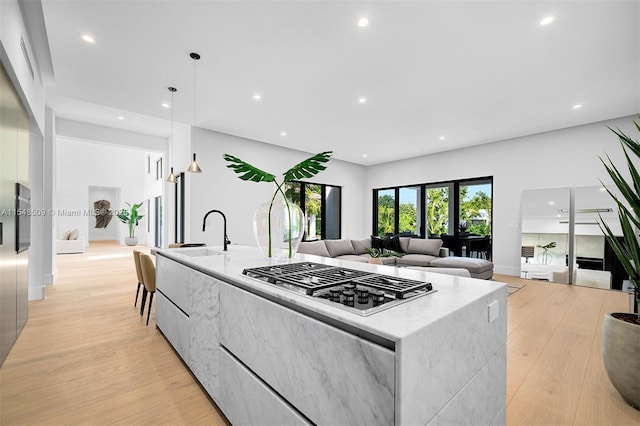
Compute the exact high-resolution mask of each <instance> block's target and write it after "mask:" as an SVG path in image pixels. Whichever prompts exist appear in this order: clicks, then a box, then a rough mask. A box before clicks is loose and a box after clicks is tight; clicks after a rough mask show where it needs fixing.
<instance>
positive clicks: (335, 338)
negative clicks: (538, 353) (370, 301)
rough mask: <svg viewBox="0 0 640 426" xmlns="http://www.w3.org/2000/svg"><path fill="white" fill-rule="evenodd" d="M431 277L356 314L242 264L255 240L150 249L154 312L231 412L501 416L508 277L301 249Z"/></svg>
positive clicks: (445, 418) (459, 420) (390, 272)
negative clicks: (409, 292)
mask: <svg viewBox="0 0 640 426" xmlns="http://www.w3.org/2000/svg"><path fill="white" fill-rule="evenodd" d="M300 262H313V263H314V264H320V265H326V266H328V267H329V266H338V267H344V268H350V270H357V271H363V272H365V273H375V274H384V275H385V276H388V277H390V281H392V282H397V281H399V280H404V279H406V280H416V281H420V282H430V283H432V285H433V289H434V290H435V291H434V292H429V293H428V294H424V295H421V296H419V297H415V298H412V299H410V300H407V301H405V302H404V303H401V304H397V305H395V306H391V307H389V308H388V309H384V310H381V311H379V312H375V313H372V314H371V315H369V316H361V315H358V314H356V313H354V312H351V311H349V310H345V309H343V307H342V306H341V305H340V304H338V303H327V302H326V301H325V300H320V299H318V298H315V297H310V296H308V295H306V294H300V293H296V292H293V291H291V290H289V289H287V288H284V287H281V286H277V285H273V284H270V283H268V282H264V281H259V280H257V279H255V278H251V277H248V276H246V275H243V271H244V270H245V269H247V268H258V267H264V266H269V265H274V266H276V267H279V266H280V265H282V264H283V262H277V261H269V260H266V259H264V258H263V257H262V256H261V255H260V253H259V251H258V250H257V249H255V248H252V247H244V246H233V245H232V246H229V251H228V252H223V251H222V250H221V249H216V248H212V247H203V248H186V249H184V248H183V249H168V250H156V271H157V272H156V274H157V278H156V281H157V296H156V297H157V302H156V303H157V305H156V323H157V326H158V328H159V329H160V331H162V333H163V334H164V335H165V337H166V338H167V340H168V341H169V342H170V343H171V345H172V346H173V347H174V349H175V350H176V352H177V353H178V355H179V356H180V357H181V358H182V360H183V361H184V363H185V365H186V366H187V367H188V368H189V369H190V370H191V371H192V372H193V374H194V376H195V377H196V378H197V379H198V381H199V382H200V384H201V385H202V386H203V388H204V389H205V390H206V391H207V392H208V393H209V395H210V396H211V398H212V399H213V400H214V401H215V403H216V404H217V405H218V407H219V408H220V409H221V411H222V412H223V413H224V414H225V416H226V417H227V418H228V419H229V421H230V422H231V423H232V424H238V425H240V424H260V425H264V424H272V425H283V424H328V425H364V424H366V425H376V424H380V425H390V424H397V425H426V424H429V425H438V424H457V425H458V424H473V425H482V424H485V425H494V424H495V425H501V424H505V423H506V411H505V410H506V408H505V399H506V339H507V326H506V286H505V285H504V284H502V283H497V282H493V281H486V280H476V279H471V278H464V277H456V276H448V275H443V274H435V273H429V272H422V271H417V270H409V269H404V268H395V267H391V266H379V265H370V264H361V263H356V262H348V261H340V260H335V259H331V258H323V257H317V256H312V255H302V254H298V255H296V256H295V257H294V258H293V259H291V260H287V261H285V262H284V263H285V264H289V263H300Z"/></svg>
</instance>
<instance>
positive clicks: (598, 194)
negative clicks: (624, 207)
mask: <svg viewBox="0 0 640 426" xmlns="http://www.w3.org/2000/svg"><path fill="white" fill-rule="evenodd" d="M521 215H522V216H521V223H522V235H521V268H520V276H521V278H526V279H537V280H546V281H550V282H557V283H563V284H575V285H581V286H587V287H595V288H603V289H618V290H620V289H622V288H623V285H624V284H623V282H624V280H625V279H627V276H626V274H625V272H624V269H623V268H622V265H621V264H620V262H619V261H618V260H617V258H616V256H615V254H614V253H613V250H612V249H611V247H610V245H609V244H608V242H607V241H606V239H605V238H604V235H603V234H602V231H601V230H600V227H599V226H598V221H599V220H602V221H605V222H607V223H608V224H609V226H611V228H612V229H613V230H614V232H615V233H616V235H622V232H621V229H620V225H619V223H618V217H617V213H616V208H615V202H614V201H613V200H612V198H611V196H610V195H609V193H608V192H607V191H606V189H605V188H604V187H602V186H592V187H577V188H551V189H539V190H528V191H523V193H522V199H521Z"/></svg>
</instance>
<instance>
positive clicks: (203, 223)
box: [202, 210, 231, 251]
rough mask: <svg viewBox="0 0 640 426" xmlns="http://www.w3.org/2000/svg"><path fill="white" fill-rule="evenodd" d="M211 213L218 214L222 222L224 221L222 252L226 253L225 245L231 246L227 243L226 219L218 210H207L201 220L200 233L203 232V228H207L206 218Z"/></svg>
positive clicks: (229, 242)
mask: <svg viewBox="0 0 640 426" xmlns="http://www.w3.org/2000/svg"><path fill="white" fill-rule="evenodd" d="M211 213H220V215H221V216H222V220H223V221H224V230H223V232H224V251H227V244H231V241H229V237H227V217H226V216H225V215H224V213H222V212H221V211H220V210H209V211H208V212H207V214H205V215H204V219H202V232H204V228H205V227H206V226H207V216H209V215H210V214H211Z"/></svg>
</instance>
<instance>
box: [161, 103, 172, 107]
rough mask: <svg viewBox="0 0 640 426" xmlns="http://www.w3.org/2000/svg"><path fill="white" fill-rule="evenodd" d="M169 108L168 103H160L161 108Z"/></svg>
mask: <svg viewBox="0 0 640 426" xmlns="http://www.w3.org/2000/svg"><path fill="white" fill-rule="evenodd" d="M170 106H171V105H169V104H168V103H166V102H163V103H162V107H163V108H169V107H170Z"/></svg>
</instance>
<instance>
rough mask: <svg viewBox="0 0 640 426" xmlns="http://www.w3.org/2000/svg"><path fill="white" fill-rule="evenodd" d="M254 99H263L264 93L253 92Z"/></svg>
mask: <svg viewBox="0 0 640 426" xmlns="http://www.w3.org/2000/svg"><path fill="white" fill-rule="evenodd" d="M253 100H254V101H261V100H262V95H261V94H260V93H254V94H253Z"/></svg>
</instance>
